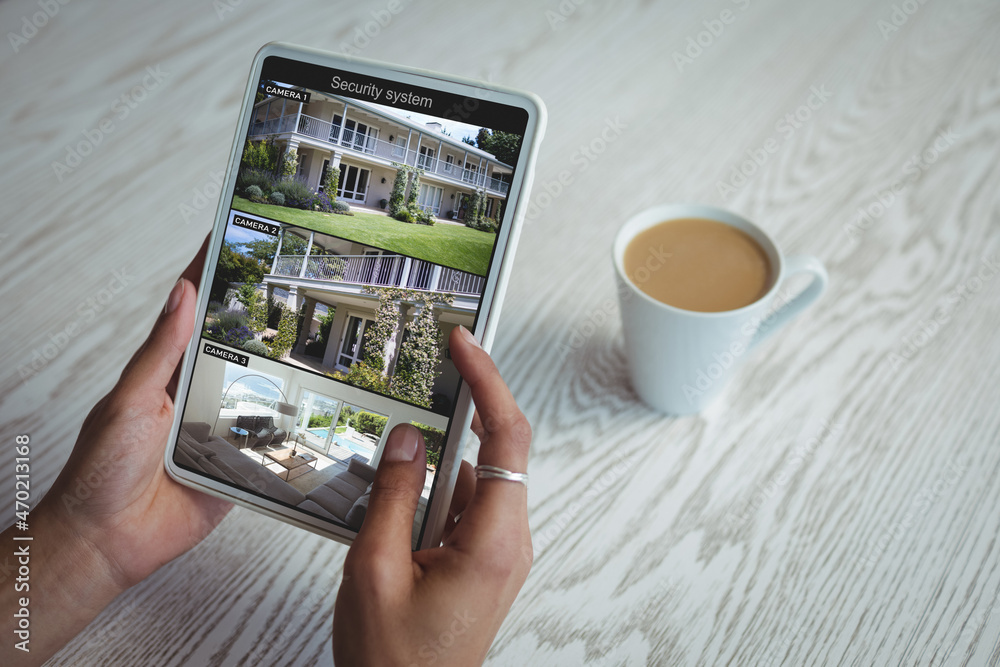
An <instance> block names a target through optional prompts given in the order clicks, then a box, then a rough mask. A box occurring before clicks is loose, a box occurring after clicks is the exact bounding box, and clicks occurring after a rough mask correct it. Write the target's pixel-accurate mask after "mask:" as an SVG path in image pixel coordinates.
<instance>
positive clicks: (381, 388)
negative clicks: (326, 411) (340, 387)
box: [344, 361, 389, 394]
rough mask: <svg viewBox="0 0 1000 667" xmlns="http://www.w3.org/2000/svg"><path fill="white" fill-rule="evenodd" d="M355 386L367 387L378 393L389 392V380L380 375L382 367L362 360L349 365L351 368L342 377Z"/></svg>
mask: <svg viewBox="0 0 1000 667" xmlns="http://www.w3.org/2000/svg"><path fill="white" fill-rule="evenodd" d="M344 379H345V380H346V381H347V382H349V383H350V384H353V385H354V386H355V387H361V388H362V389H368V390H369V391H375V392H378V393H380V394H387V393H389V381H388V379H387V378H386V377H385V376H384V375H382V369H380V368H374V367H373V366H370V365H368V364H367V363H366V362H364V361H357V362H355V363H354V364H352V365H351V369H350V370H349V371H348V372H347V376H346V377H345V378H344Z"/></svg>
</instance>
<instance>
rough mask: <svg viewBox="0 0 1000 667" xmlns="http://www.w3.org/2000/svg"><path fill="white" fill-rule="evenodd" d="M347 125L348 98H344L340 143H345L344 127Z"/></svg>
mask: <svg viewBox="0 0 1000 667" xmlns="http://www.w3.org/2000/svg"><path fill="white" fill-rule="evenodd" d="M346 126H347V100H344V113H342V114H341V115H340V135H339V136H340V143H341V144H343V143H344V127H346Z"/></svg>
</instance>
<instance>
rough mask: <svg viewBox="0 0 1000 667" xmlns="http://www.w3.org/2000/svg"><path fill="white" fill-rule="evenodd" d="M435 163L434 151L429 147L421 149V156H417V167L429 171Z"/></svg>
mask: <svg viewBox="0 0 1000 667" xmlns="http://www.w3.org/2000/svg"><path fill="white" fill-rule="evenodd" d="M433 163H434V149H433V148H428V147H427V146H421V147H420V155H418V156H417V166H418V167H420V168H421V169H429V168H430V165H431V164H433Z"/></svg>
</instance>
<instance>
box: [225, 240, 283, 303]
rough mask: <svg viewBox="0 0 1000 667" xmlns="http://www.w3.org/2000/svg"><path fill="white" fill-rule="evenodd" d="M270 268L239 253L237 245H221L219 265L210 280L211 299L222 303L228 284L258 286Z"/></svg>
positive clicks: (255, 259) (227, 243)
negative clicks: (251, 284)
mask: <svg viewBox="0 0 1000 667" xmlns="http://www.w3.org/2000/svg"><path fill="white" fill-rule="evenodd" d="M272 256H273V252H272ZM270 268H271V265H270V264H269V263H268V264H267V265H266V266H265V265H264V264H262V263H261V262H260V261H259V260H258V259H257V258H255V257H252V256H248V255H245V254H243V253H241V252H239V245H238V244H234V243H229V242H226V243H223V244H222V250H221V251H220V252H219V264H218V266H217V268H216V270H215V276H214V278H213V279H212V290H211V298H212V299H213V300H214V301H222V300H223V299H224V298H225V296H226V290H227V289H229V283H253V284H254V285H256V284H258V283H259V282H260V281H261V280H263V279H264V274H265V273H266V272H267V271H268V270H270Z"/></svg>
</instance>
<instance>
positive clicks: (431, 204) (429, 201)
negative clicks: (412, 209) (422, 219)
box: [417, 183, 444, 215]
mask: <svg viewBox="0 0 1000 667" xmlns="http://www.w3.org/2000/svg"><path fill="white" fill-rule="evenodd" d="M443 196H444V188H438V187H435V186H433V185H427V184H426V183H421V184H420V192H419V194H418V195H417V204H418V205H419V206H420V207H421V208H422V209H424V210H425V211H430V212H431V213H433V214H434V215H437V214H438V213H439V212H440V211H441V198H442V197H443Z"/></svg>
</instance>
